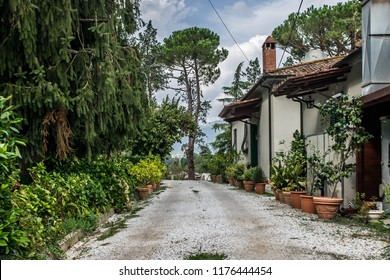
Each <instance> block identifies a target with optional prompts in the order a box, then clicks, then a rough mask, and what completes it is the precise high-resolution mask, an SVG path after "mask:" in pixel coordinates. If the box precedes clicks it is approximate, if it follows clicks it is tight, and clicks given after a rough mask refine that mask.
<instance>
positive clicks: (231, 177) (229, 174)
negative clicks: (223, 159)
mask: <svg viewBox="0 0 390 280" xmlns="http://www.w3.org/2000/svg"><path fill="white" fill-rule="evenodd" d="M234 174H235V168H234V165H233V164H232V165H229V166H228V167H226V170H225V175H226V177H227V179H228V182H229V184H230V185H232V186H234Z"/></svg>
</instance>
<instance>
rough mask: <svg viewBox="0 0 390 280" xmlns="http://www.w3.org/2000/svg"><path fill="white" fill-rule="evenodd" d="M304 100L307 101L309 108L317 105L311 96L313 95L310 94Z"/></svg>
mask: <svg viewBox="0 0 390 280" xmlns="http://www.w3.org/2000/svg"><path fill="white" fill-rule="evenodd" d="M304 102H305V103H306V107H307V109H312V108H314V107H315V105H314V98H313V97H311V95H309V97H308V98H306V100H304Z"/></svg>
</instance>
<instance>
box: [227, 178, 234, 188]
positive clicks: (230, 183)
mask: <svg viewBox="0 0 390 280" xmlns="http://www.w3.org/2000/svg"><path fill="white" fill-rule="evenodd" d="M228 181H229V185H231V186H234V179H233V178H232V177H229V178H228Z"/></svg>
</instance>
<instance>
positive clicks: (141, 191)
mask: <svg viewBox="0 0 390 280" xmlns="http://www.w3.org/2000/svg"><path fill="white" fill-rule="evenodd" d="M137 192H138V196H139V198H140V199H146V198H148V196H149V188H147V187H145V188H137Z"/></svg>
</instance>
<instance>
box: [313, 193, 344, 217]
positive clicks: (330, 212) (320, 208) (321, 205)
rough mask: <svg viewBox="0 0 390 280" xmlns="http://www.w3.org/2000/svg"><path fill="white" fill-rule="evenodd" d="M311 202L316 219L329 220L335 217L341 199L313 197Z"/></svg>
mask: <svg viewBox="0 0 390 280" xmlns="http://www.w3.org/2000/svg"><path fill="white" fill-rule="evenodd" d="M313 202H314V205H315V207H316V211H317V215H318V218H320V219H327V220H329V219H333V218H334V217H336V215H337V213H338V211H339V209H340V205H341V203H342V202H343V199H342V198H332V197H322V196H315V197H313Z"/></svg>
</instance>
